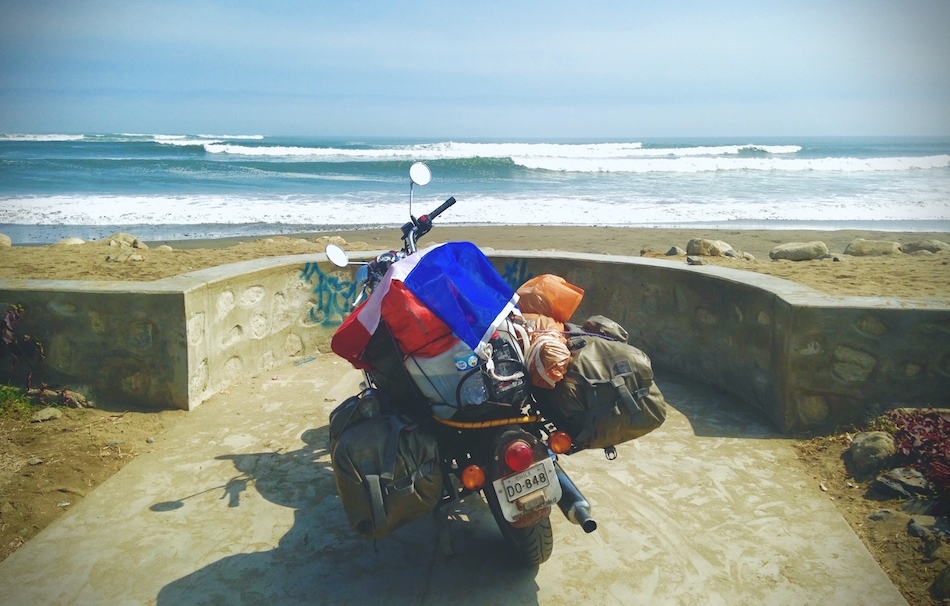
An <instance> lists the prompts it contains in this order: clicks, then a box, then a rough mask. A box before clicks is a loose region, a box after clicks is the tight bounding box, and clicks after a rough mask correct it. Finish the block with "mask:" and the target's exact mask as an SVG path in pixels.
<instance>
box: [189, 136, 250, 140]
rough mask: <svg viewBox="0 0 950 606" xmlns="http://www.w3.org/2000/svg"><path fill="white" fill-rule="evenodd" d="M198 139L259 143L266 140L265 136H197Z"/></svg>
mask: <svg viewBox="0 0 950 606" xmlns="http://www.w3.org/2000/svg"><path fill="white" fill-rule="evenodd" d="M195 136H196V137H202V138H204V139H230V140H245V139H248V140H255V141H259V140H261V139H263V138H264V135H195Z"/></svg>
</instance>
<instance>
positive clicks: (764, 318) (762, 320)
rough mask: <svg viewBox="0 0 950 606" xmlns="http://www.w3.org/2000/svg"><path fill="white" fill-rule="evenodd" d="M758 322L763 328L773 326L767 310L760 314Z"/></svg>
mask: <svg viewBox="0 0 950 606" xmlns="http://www.w3.org/2000/svg"><path fill="white" fill-rule="evenodd" d="M757 320H758V321H759V324H761V325H762V326H769V325H771V324H772V316H770V315H769V314H768V312H766V311H765V310H762V311H760V312H759V317H758V318H757Z"/></svg>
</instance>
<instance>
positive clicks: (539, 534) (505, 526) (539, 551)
mask: <svg viewBox="0 0 950 606" xmlns="http://www.w3.org/2000/svg"><path fill="white" fill-rule="evenodd" d="M483 492H484V493H485V499H486V500H487V501H488V508H489V509H491V514H492V517H493V518H495V523H496V524H498V529H499V530H500V531H501V536H503V537H504V538H505V542H506V543H508V544H509V545H510V546H511V547H512V548H513V549H514V550H515V553H516V554H517V555H518V558H519V559H520V560H521V561H523V562H524V563H526V564H528V565H529V566H538V565H540V564H542V563H544V562H545V561H547V559H548V558H549V557H551V552H552V551H553V550H554V531H553V530H552V528H551V518H550V517H546V518H544V519H543V520H541V521H540V522H538V523H537V524H534V525H532V526H527V527H525V528H514V527H513V526H512V525H511V524H509V523H508V520H506V519H505V516H504V514H502V513H501V506H500V505H499V504H498V497H497V496H496V495H495V491H494V490H492V489H491V487H490V486H487V487H486V488H485V489H484V490H483Z"/></svg>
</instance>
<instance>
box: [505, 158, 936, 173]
mask: <svg viewBox="0 0 950 606" xmlns="http://www.w3.org/2000/svg"><path fill="white" fill-rule="evenodd" d="M512 160H513V161H514V163H515V164H517V165H518V166H521V167H524V168H529V169H535V170H548V171H559V172H580V173H612V172H616V173H654V172H657V173H660V172H665V173H701V172H715V171H737V170H754V171H791V172H796V171H819V172H877V171H903V170H912V169H932V168H946V167H948V166H950V155H946V154H943V155H939V156H923V157H896V158H813V159H808V158H795V159H788V158H723V157H680V158H639V159H631V158H622V159H598V160H594V159H587V158H585V159H570V160H569V159H564V158H550V159H548V158H530V157H520V158H512Z"/></svg>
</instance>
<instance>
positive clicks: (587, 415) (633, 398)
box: [571, 371, 652, 444]
mask: <svg viewBox="0 0 950 606" xmlns="http://www.w3.org/2000/svg"><path fill="white" fill-rule="evenodd" d="M571 374H572V375H575V376H577V377H580V378H581V379H583V383H582V384H583V385H585V386H586V388H587V401H588V402H597V404H598V406H594V407H592V408H589V409H588V410H586V411H584V425H585V428H584V430H583V431H581V433H580V434H578V436H577V439H576V441H577V443H578V444H583V443H585V442H586V441H587V440H588V439H589V438H590V437H591V434H593V433H594V425H593V423H592V421H593V419H595V418H597V417H598V416H600V415H601V414H602V413H604V412H605V411H608V410H612V411H613V415H614V416H620V414H621V411H620V406H619V405H618V404H620V403H622V404H623V405H624V408H626V409H627V412H629V414H630V416H631V417H632V418H633V419H637V418H639V417H640V415H642V414H643V409H641V408H640V406H639V405H638V404H637V402H639V401H642V400H643V398H645V397H646V396H647V394H649V393H650V387H649V385H648V386H647V387H642V388H640V389H638V390H636V391H634V392H633V393H631V392H630V390H629V389H628V388H627V382H626V381H625V379H626V378H627V377H629V376H631V375H633V371H630V372H622V373H618V374H616V375H614V376H612V377H611V378H609V379H588V378H587V377H585V376H583V375H582V374H580V373H578V372H576V371H571ZM575 382H577V381H575ZM650 383H651V384H652V381H650ZM608 384H609V385H611V386H612V387H613V388H614V389H616V390H617V398H616V399H615V400H614V401H613V402H607V403H604V402H602V401H601V400H600V398H598V397H597V390H596V387H597V386H598V385H608Z"/></svg>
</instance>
